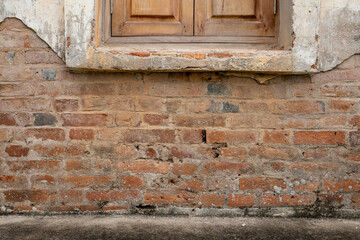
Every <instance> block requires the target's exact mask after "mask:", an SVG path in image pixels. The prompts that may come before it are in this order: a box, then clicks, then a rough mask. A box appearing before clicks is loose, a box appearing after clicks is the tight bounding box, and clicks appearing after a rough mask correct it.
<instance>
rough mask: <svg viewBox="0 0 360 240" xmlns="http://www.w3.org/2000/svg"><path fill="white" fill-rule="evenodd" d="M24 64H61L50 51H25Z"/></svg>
mask: <svg viewBox="0 0 360 240" xmlns="http://www.w3.org/2000/svg"><path fill="white" fill-rule="evenodd" d="M25 60H26V64H41V63H43V64H54V63H58V64H61V63H62V61H61V60H60V59H59V58H58V57H56V56H55V54H54V53H52V52H50V51H38V50H36V51H26V52H25Z"/></svg>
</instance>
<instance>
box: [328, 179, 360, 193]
mask: <svg viewBox="0 0 360 240" xmlns="http://www.w3.org/2000/svg"><path fill="white" fill-rule="evenodd" d="M323 189H324V190H325V191H331V192H334V191H337V192H339V191H340V192H341V191H346V192H348V191H360V179H325V180H323Z"/></svg>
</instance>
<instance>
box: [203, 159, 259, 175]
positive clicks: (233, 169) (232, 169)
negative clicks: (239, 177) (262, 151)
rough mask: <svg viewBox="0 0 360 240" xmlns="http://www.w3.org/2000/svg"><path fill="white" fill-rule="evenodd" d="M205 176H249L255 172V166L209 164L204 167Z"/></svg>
mask: <svg viewBox="0 0 360 240" xmlns="http://www.w3.org/2000/svg"><path fill="white" fill-rule="evenodd" d="M203 170H204V173H205V174H216V173H218V172H220V173H230V174H249V173H253V172H254V165H253V164H251V163H232V162H218V163H216V162H215V163H208V164H206V165H205V166H204V169H203Z"/></svg>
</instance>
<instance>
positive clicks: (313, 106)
mask: <svg viewBox="0 0 360 240" xmlns="http://www.w3.org/2000/svg"><path fill="white" fill-rule="evenodd" d="M271 107H272V112H273V113H274V114H315V113H323V112H325V103H324V102H321V101H306V100H287V101H279V102H275V103H273V104H272V105H271Z"/></svg>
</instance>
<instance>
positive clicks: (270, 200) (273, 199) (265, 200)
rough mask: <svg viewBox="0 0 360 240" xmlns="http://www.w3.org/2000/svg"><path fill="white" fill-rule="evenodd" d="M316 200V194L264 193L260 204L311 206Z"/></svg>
mask: <svg viewBox="0 0 360 240" xmlns="http://www.w3.org/2000/svg"><path fill="white" fill-rule="evenodd" d="M315 201H316V194H315V193H309V194H302V195H280V196H279V195H275V196H274V195H264V196H262V197H261V198H260V206H286V205H287V206H311V205H314V204H315Z"/></svg>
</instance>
